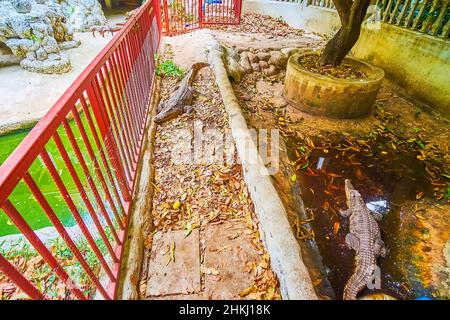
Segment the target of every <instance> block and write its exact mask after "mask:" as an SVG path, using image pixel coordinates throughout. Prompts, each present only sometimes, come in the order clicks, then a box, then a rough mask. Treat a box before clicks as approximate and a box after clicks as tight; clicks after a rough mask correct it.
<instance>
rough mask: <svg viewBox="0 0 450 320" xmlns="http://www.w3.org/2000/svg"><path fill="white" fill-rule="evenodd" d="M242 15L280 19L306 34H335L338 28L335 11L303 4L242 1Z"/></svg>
mask: <svg viewBox="0 0 450 320" xmlns="http://www.w3.org/2000/svg"><path fill="white" fill-rule="evenodd" d="M243 13H259V14H265V15H268V16H271V17H273V18H281V19H283V20H284V21H286V22H287V23H288V24H289V25H290V26H291V27H293V28H298V29H304V30H305V31H307V32H318V33H324V34H333V33H335V32H336V31H337V30H338V29H339V26H340V21H339V17H338V15H337V13H336V11H335V10H331V9H328V8H322V7H316V6H305V4H304V2H300V3H293V2H281V1H271V0H244V1H243Z"/></svg>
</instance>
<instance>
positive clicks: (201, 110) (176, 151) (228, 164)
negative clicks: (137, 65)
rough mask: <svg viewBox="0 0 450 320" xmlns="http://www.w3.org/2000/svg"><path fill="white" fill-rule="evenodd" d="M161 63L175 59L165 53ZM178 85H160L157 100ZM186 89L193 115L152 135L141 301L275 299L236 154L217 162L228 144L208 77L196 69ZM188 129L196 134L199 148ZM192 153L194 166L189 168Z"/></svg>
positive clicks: (169, 80) (220, 109)
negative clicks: (149, 221)
mask: <svg viewBox="0 0 450 320" xmlns="http://www.w3.org/2000/svg"><path fill="white" fill-rule="evenodd" d="M163 59H174V53H173V51H172V48H171V47H170V46H168V47H166V50H165V54H164V56H163ZM192 62H196V61H192ZM178 81H179V79H176V78H170V77H165V78H163V80H162V83H161V98H162V101H163V100H164V99H166V98H167V97H168V96H169V94H170V92H171V91H172V90H173V88H174V87H175V86H176V84H177V82H178ZM193 86H194V89H195V91H196V94H195V97H194V101H193V103H192V105H193V109H194V111H193V112H192V113H191V114H184V115H182V116H179V117H177V118H175V119H173V120H170V121H167V122H164V123H162V124H160V125H158V127H157V129H156V135H155V144H154V163H153V165H154V169H155V174H154V178H153V181H152V182H151V184H152V185H153V186H154V193H153V201H152V210H151V216H152V221H153V222H152V224H153V231H152V232H151V233H150V234H147V235H146V238H147V241H146V250H145V258H144V263H143V268H142V271H141V276H140V282H139V287H140V298H141V299H169V300H170V299H280V298H281V295H280V292H279V284H278V279H277V277H276V275H275V273H274V272H273V271H272V270H271V268H270V257H269V254H268V253H267V251H266V248H265V247H264V244H263V242H262V240H261V235H260V233H259V221H258V219H257V216H256V214H255V210H254V205H253V202H252V200H251V198H250V195H249V192H248V190H247V186H246V184H245V182H244V179H243V173H242V167H241V165H240V164H239V163H238V161H237V155H236V154H234V153H233V152H232V153H231V157H230V158H229V159H228V160H227V161H217V160H218V159H220V158H221V157H220V156H219V158H217V157H216V156H217V155H220V152H221V151H223V150H224V149H226V150H233V148H234V143H233V140H232V139H231V140H228V139H230V137H231V136H229V137H227V134H228V135H229V134H230V132H229V126H228V115H227V113H226V112H225V109H224V106H223V102H222V98H221V96H220V93H219V90H218V88H217V86H216V84H215V79H214V74H213V72H212V70H211V69H210V68H208V67H205V68H203V69H201V70H200V71H199V73H198V74H197V76H196V78H195V80H194V83H193ZM199 123H201V126H199V127H198V126H197V124H199ZM199 128H200V129H199ZM210 129H213V130H215V132H216V135H208V134H207V132H208V130H210ZM195 130H200V131H202V133H203V134H202V136H201V138H200V140H198V141H194V140H195V139H194V136H195V133H194V132H195ZM217 134H218V135H219V136H221V139H223V140H217V138H218V136H217ZM220 141H223V142H224V144H222V143H220ZM225 141H228V142H230V141H231V143H228V144H227V143H225ZM197 148H200V149H201V150H202V152H201V156H200V159H197V160H195V161H191V160H193V158H196V156H198V154H196V153H195V152H194V154H191V152H193V150H195V149H197ZM186 155H188V156H187V157H186ZM174 156H176V157H178V159H175V158H174ZM202 157H203V158H202ZM182 160H183V161H182ZM186 160H188V161H186Z"/></svg>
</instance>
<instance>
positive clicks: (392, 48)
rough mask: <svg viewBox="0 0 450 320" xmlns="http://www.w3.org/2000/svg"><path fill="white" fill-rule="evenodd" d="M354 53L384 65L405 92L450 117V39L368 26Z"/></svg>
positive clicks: (392, 79) (389, 77)
mask: <svg viewBox="0 0 450 320" xmlns="http://www.w3.org/2000/svg"><path fill="white" fill-rule="evenodd" d="M352 53H353V55H354V56H356V57H358V58H361V59H365V60H368V61H370V62H372V63H373V64H375V65H377V66H380V67H381V68H383V69H384V71H385V72H386V76H387V78H388V79H389V80H391V81H392V82H393V83H394V84H395V85H398V86H400V88H401V91H403V93H404V94H406V95H408V96H410V97H413V98H415V99H417V100H419V101H422V102H424V103H426V104H428V105H430V106H432V107H435V108H437V109H438V110H440V111H441V112H442V114H443V115H445V116H446V117H450V41H449V40H444V39H441V38H438V37H432V36H428V35H424V34H422V33H419V32H416V31H411V30H408V29H404V28H399V27H396V26H392V25H389V24H385V23H372V24H367V25H366V26H364V28H363V31H362V33H361V36H360V38H359V40H358V42H357V43H356V45H355V47H354V48H353V50H352Z"/></svg>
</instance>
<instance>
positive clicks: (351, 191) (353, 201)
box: [345, 179, 365, 208]
mask: <svg viewBox="0 0 450 320" xmlns="http://www.w3.org/2000/svg"><path fill="white" fill-rule="evenodd" d="M345 196H346V197H347V206H348V207H349V208H352V207H355V206H357V205H364V206H365V204H364V200H363V199H362V197H361V194H360V193H359V191H358V190H356V189H355V187H354V186H353V185H352V183H351V182H350V180H348V179H345Z"/></svg>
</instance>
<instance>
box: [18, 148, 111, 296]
mask: <svg viewBox="0 0 450 320" xmlns="http://www.w3.org/2000/svg"><path fill="white" fill-rule="evenodd" d="M43 155H44V157H46V156H47V161H50V158H49V157H48V154H47V153H46V151H44V152H43ZM50 163H51V161H50ZM55 171H56V170H55ZM56 175H58V174H57V173H56ZM23 179H24V181H25V183H26V184H27V186H28V188H29V189H30V191H31V193H33V195H34V197H35V198H36V200H37V201H38V203H39V205H40V206H41V208H42V210H44V212H45V214H46V215H47V217H48V218H49V220H50V221H51V223H52V224H53V226H54V227H55V229H56V231H58V233H59V235H60V236H61V238H62V239H63V240H64V242H65V243H66V244H67V246H68V247H69V249H70V251H71V252H72V253H73V255H74V256H75V257H76V259H77V260H78V262H79V263H80V265H81V267H82V268H83V270H84V272H86V274H87V275H88V276H89V278H90V279H91V281H92V282H93V283H94V284H95V286H96V287H97V288H98V290H99V291H100V292H101V293H102V295H103V296H104V297H105V298H109V296H108V294H107V293H106V290H105V289H104V288H103V286H102V285H101V284H100V281H99V280H98V279H97V277H96V275H95V274H94V272H93V271H92V269H91V267H90V266H89V265H88V263H87V262H86V259H84V257H83V255H82V254H81V252H80V250H78V248H77V246H76V244H75V242H73V240H72V238H71V237H70V235H69V234H68V233H67V231H66V228H64V226H63V225H62V223H61V221H59V219H58V217H57V216H56V214H55V212H54V211H53V209H52V208H51V207H50V204H49V203H48V201H47V199H45V197H44V195H43V194H42V192H41V190H40V189H39V187H38V185H37V184H36V182H35V181H34V180H33V178H32V177H31V175H30V174H29V173H26V174H25V176H24V178H23Z"/></svg>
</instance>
